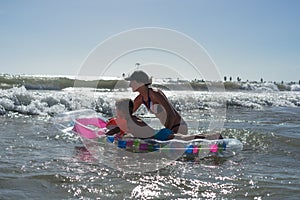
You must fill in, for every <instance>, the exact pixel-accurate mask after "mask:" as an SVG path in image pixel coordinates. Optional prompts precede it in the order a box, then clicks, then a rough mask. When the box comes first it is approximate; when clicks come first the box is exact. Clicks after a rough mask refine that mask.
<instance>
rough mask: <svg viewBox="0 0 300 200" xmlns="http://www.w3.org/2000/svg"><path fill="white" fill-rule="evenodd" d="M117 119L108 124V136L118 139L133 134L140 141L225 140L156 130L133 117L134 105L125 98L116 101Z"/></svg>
mask: <svg viewBox="0 0 300 200" xmlns="http://www.w3.org/2000/svg"><path fill="white" fill-rule="evenodd" d="M115 106H116V118H112V119H110V120H109V121H108V123H107V126H106V127H107V128H108V129H109V131H108V132H107V133H106V135H114V134H116V133H117V135H118V137H122V136H124V134H125V133H131V134H132V135H133V136H134V137H137V138H140V139H146V138H154V139H157V140H162V141H165V140H170V139H179V140H193V139H223V137H222V136H221V135H220V134H214V135H183V134H181V133H176V134H175V133H174V132H173V131H172V130H170V129H168V128H163V129H160V130H158V131H157V130H154V129H153V128H151V127H150V126H149V125H148V124H146V123H145V122H144V121H143V120H142V119H140V118H138V117H137V116H135V115H133V107H134V103H133V101H132V100H131V99H129V98H124V99H120V100H117V101H116V104H115Z"/></svg>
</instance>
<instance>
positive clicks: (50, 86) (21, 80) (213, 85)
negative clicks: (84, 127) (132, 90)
mask: <svg viewBox="0 0 300 200" xmlns="http://www.w3.org/2000/svg"><path fill="white" fill-rule="evenodd" d="M21 86H24V87H25V88H26V89H27V90H63V89H66V88H70V87H85V88H95V89H106V90H114V89H127V88H128V82H127V81H125V80H121V79H118V78H115V79H114V78H113V77H111V79H108V78H105V79H100V80H88V81H87V80H76V79H75V78H71V77H67V76H65V77H64V76H29V75H8V74H2V75H0V89H10V88H13V87H21ZM153 86H154V87H157V88H161V89H164V90H175V91H176V90H177V91H180V90H194V91H215V90H216V91H218V90H220V89H221V90H222V89H225V90H226V91H257V90H261V91H300V85H299V83H296V82H290V83H284V82H280V83H277V82H256V81H252V82H249V81H247V82H242V81H239V82H235V81H203V80H192V81H186V80H176V81H174V80H170V79H166V80H163V81H160V82H153Z"/></svg>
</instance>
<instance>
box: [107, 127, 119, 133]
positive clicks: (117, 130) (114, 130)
mask: <svg viewBox="0 0 300 200" xmlns="http://www.w3.org/2000/svg"><path fill="white" fill-rule="evenodd" d="M120 132H121V130H120V128H119V127H115V128H113V129H110V130H109V131H108V132H106V133H105V135H114V134H116V133H120Z"/></svg>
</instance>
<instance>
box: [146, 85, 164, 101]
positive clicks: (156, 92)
mask: <svg viewBox="0 0 300 200" xmlns="http://www.w3.org/2000/svg"><path fill="white" fill-rule="evenodd" d="M150 91H151V92H150V96H151V98H152V99H156V100H161V99H167V97H166V95H165V94H164V93H163V91H161V90H160V89H157V88H151V90H150Z"/></svg>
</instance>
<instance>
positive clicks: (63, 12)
mask: <svg viewBox="0 0 300 200" xmlns="http://www.w3.org/2000/svg"><path fill="white" fill-rule="evenodd" d="M299 10H300V1H298V0H226V1H225V0H187V1H173V0H126V1H123V0H119V1H116V0H105V1H100V0H98V1H96V0H93V1H92V0H43V1H39V0H26V1H25V0H24V1H20V0H0V73H11V74H51V75H76V73H77V71H78V69H79V68H80V66H81V64H82V62H83V61H84V59H85V58H86V57H87V55H88V54H89V52H90V51H91V50H92V49H93V48H95V46H96V45H98V44H99V43H100V42H102V41H104V40H105V39H107V38H108V37H110V36H112V35H115V34H117V33H119V32H122V31H126V30H129V29H133V28H140V27H163V28H168V29H173V30H176V31H179V32H182V33H184V34H186V35H188V36H190V37H191V38H193V39H194V40H196V41H197V42H198V43H200V44H201V45H202V46H203V47H204V48H205V49H206V50H207V51H208V53H209V54H210V56H211V58H212V59H213V60H214V62H215V63H216V64H217V66H218V68H219V71H220V73H221V75H222V76H225V75H226V76H228V77H229V76H232V77H233V78H236V77H237V76H240V77H241V78H242V79H243V80H246V79H248V80H260V78H261V77H263V78H264V79H265V80H267V81H268V80H272V81H281V80H284V81H298V80H299V79H300V12H299ZM140 62H142V61H140Z"/></svg>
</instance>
